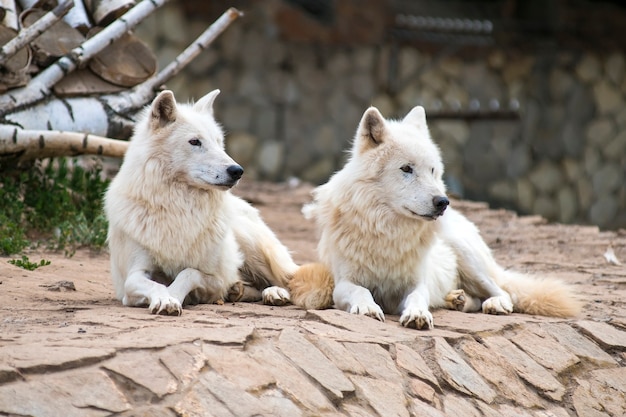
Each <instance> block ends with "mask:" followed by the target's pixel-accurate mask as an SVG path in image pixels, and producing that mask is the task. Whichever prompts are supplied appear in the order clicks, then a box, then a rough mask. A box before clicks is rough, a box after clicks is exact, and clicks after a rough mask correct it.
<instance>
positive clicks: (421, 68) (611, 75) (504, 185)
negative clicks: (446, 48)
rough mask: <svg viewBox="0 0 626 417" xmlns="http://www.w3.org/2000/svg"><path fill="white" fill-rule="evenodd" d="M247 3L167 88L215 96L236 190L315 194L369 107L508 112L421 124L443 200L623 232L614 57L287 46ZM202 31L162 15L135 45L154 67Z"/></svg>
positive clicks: (270, 9)
mask: <svg viewBox="0 0 626 417" xmlns="http://www.w3.org/2000/svg"><path fill="white" fill-rule="evenodd" d="M259 3H260V2H258V3H257V2H252V3H250V4H251V6H250V7H249V9H247V10H246V16H245V17H244V18H242V19H241V20H239V21H237V22H235V23H234V24H233V25H232V26H231V27H230V28H229V29H228V30H227V31H226V32H225V33H224V34H223V35H221V36H220V37H219V38H218V40H217V41H216V42H215V43H214V45H213V47H212V48H211V49H210V50H208V51H206V52H204V53H203V54H202V55H201V56H200V57H199V58H197V59H196V61H195V62H194V63H192V65H191V66H190V67H188V68H187V69H186V70H185V71H184V72H183V73H181V74H180V75H179V76H177V77H176V78H175V79H173V80H172V81H171V82H170V83H168V88H171V89H173V90H174V91H175V93H176V94H177V98H178V99H179V100H187V99H193V98H199V97H200V96H201V95H203V94H204V93H206V92H208V91H209V90H211V89H214V88H219V89H220V90H221V91H222V93H221V95H220V97H219V98H218V100H217V102H216V115H217V117H218V119H219V120H220V121H221V122H222V124H223V125H224V127H225V129H226V131H227V132H228V136H227V147H228V150H229V152H230V153H231V154H232V155H233V157H234V158H235V159H236V160H237V161H238V162H239V163H241V164H242V165H243V166H244V168H245V169H246V175H247V176H249V177H252V178H257V179H267V180H285V179H287V178H290V177H298V178H300V179H303V180H306V181H312V182H315V183H321V182H324V181H325V180H326V179H327V178H328V176H329V175H330V174H331V173H332V172H333V171H334V170H336V169H338V168H339V167H340V166H341V164H342V163H343V161H344V158H345V152H344V151H345V150H346V149H347V148H348V147H349V144H350V141H351V139H352V136H353V134H354V131H355V129H356V125H357V123H358V121H359V119H360V117H361V115H362V113H363V111H364V110H365V109H366V108H367V107H368V106H369V105H375V106H377V107H378V108H379V109H380V110H381V112H382V113H383V114H384V115H385V116H388V117H401V116H403V115H404V114H406V113H407V112H408V111H409V110H410V109H411V108H412V107H413V106H415V105H417V104H422V105H424V106H425V107H426V109H427V115H428V114H435V113H437V112H438V111H440V110H442V109H454V108H457V107H460V108H461V109H468V108H472V107H476V106H481V108H490V109H509V107H511V106H512V108H513V109H518V108H519V114H520V118H519V120H490V119H482V120H467V119H462V118H460V119H452V120H448V119H446V120H443V119H437V120H432V121H431V122H430V127H431V132H432V135H433V137H434V139H435V141H436V142H438V143H439V145H440V147H441V150H442V153H443V156H444V159H445V162H446V168H447V176H446V180H447V182H448V184H449V188H450V190H451V191H452V192H455V193H457V194H459V195H461V196H462V197H465V198H470V199H478V200H486V201H488V202H490V203H491V204H492V205H494V206H505V207H509V208H514V209H516V210H518V211H519V212H522V213H536V214H541V215H543V216H545V217H547V218H548V219H550V220H554V221H559V222H566V223H569V222H578V223H593V224H597V225H599V226H601V227H603V228H616V227H626V182H625V178H626V129H625V128H626V107H625V106H624V101H625V100H626V77H625V76H624V66H625V55H624V53H623V52H606V53H596V52H594V51H591V50H579V49H568V50H564V49H559V48H557V47H555V46H544V47H543V48H542V49H539V50H537V51H533V53H532V54H530V53H524V52H522V51H521V50H512V48H506V49H505V48H502V49H499V48H498V47H493V48H482V49H481V50H479V51H476V52H474V53H472V54H471V55H469V54H466V55H468V56H465V55H461V54H454V53H451V54H447V55H442V54H441V53H440V52H436V51H427V50H418V49H416V48H415V47H411V46H402V45H395V44H392V42H391V41H386V42H384V43H382V44H378V45H372V44H368V45H362V46H354V45H352V46H346V45H333V44H331V43H326V44H321V43H317V42H308V43H307V42H295V41H290V40H289V39H284V38H283V37H281V36H280V33H279V29H278V28H277V26H276V24H275V20H274V13H275V12H276V10H277V9H278V8H279V7H283V6H282V5H281V2H280V1H278V0H272V1H267V2H262V6H261V5H259ZM210 23H211V22H210V21H206V20H201V19H194V17H193V16H191V17H190V16H186V15H185V14H184V12H183V8H182V7H180V5H179V4H178V2H176V1H174V2H172V3H170V4H169V5H167V6H166V7H165V9H164V10H159V11H157V12H156V13H155V15H154V16H153V17H151V18H150V19H149V20H147V21H146V22H144V23H143V24H142V25H141V26H140V27H139V29H138V31H137V33H138V35H139V36H140V37H141V38H142V39H143V40H144V41H146V42H147V43H149V44H150V45H151V46H152V47H153V48H154V50H155V51H156V52H157V56H158V57H159V61H160V67H163V66H164V65H165V64H167V63H168V62H169V61H170V60H171V59H172V58H173V57H174V56H175V55H176V54H177V53H178V52H180V51H181V50H182V49H183V48H184V47H186V46H187V45H188V44H189V43H190V42H191V41H192V40H193V39H194V38H195V37H196V36H197V35H198V34H199V33H200V32H201V31H203V30H204V29H205V28H206V27H207V26H208V25H209V24H210ZM181 28H182V29H181Z"/></svg>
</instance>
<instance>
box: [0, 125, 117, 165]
mask: <svg viewBox="0 0 626 417" xmlns="http://www.w3.org/2000/svg"><path fill="white" fill-rule="evenodd" d="M127 148H128V141H125V140H117V139H109V138H105V137H102V136H96V135H90V134H87V133H77V132H62V131H57V130H22V129H19V128H16V127H14V126H7V125H5V126H0V167H1V166H2V162H3V161H4V160H10V161H11V162H12V163H15V162H26V161H32V160H34V159H41V158H52V157H59V156H76V155H99V156H110V157H114V158H121V157H123V156H124V153H125V152H126V149H127Z"/></svg>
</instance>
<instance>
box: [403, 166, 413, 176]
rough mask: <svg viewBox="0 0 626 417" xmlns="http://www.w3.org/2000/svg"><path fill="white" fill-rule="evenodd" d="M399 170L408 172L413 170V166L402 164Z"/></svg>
mask: <svg viewBox="0 0 626 417" xmlns="http://www.w3.org/2000/svg"><path fill="white" fill-rule="evenodd" d="M400 170H401V171H402V172H404V173H407V174H410V173H412V172H413V168H411V165H402V166H401V167H400Z"/></svg>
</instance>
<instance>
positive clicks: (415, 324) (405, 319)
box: [400, 307, 435, 330]
mask: <svg viewBox="0 0 626 417" xmlns="http://www.w3.org/2000/svg"><path fill="white" fill-rule="evenodd" d="M400 324H401V325H403V326H404V327H411V328H413V329H425V330H429V329H432V328H433V327H434V326H435V325H434V322H433V315H432V314H430V311H428V310H422V309H420V308H411V307H408V308H405V309H404V311H403V312H402V315H401V316H400Z"/></svg>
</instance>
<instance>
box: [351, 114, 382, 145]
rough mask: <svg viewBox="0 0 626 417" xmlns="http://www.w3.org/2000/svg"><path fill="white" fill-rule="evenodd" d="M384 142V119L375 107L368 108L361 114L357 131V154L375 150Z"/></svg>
mask: <svg viewBox="0 0 626 417" xmlns="http://www.w3.org/2000/svg"><path fill="white" fill-rule="evenodd" d="M384 140H385V118H384V117H383V115H382V114H380V112H379V111H378V109H377V108H376V107H370V108H369V109H367V110H366V111H365V113H363V117H362V118H361V122H360V123H359V130H358V131H357V142H356V144H357V146H358V150H359V152H364V151H366V150H368V149H371V148H375V147H377V146H378V145H380V144H381V143H383V141H384Z"/></svg>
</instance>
